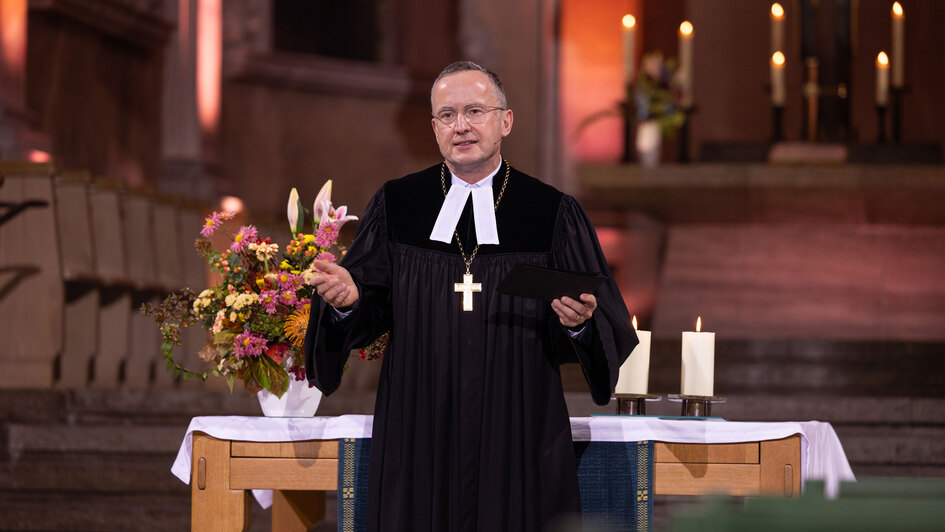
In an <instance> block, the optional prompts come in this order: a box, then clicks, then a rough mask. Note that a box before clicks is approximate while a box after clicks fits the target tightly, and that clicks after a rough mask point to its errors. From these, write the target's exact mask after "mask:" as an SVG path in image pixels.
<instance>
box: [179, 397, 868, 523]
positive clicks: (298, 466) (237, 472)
mask: <svg viewBox="0 0 945 532" xmlns="http://www.w3.org/2000/svg"><path fill="white" fill-rule="evenodd" d="M345 418H348V419H345ZM634 418H636V419H634ZM634 418H629V417H625V416H619V417H618V416H604V417H595V418H572V435H573V438H574V440H575V441H589V440H590V441H642V440H648V439H649V440H654V442H655V444H654V449H655V456H654V478H653V489H654V494H655V495H702V494H710V493H726V494H730V495H736V496H755V495H766V496H782V497H797V496H799V495H800V492H801V486H802V481H803V479H804V478H805V477H804V467H803V466H804V465H806V464H805V462H807V452H808V446H809V442H808V439H807V436H806V435H805V430H804V428H803V427H802V425H803V424H798V423H738V422H727V421H722V420H716V421H713V420H672V419H660V418H652V417H648V418H645V419H644V418H637V417H634ZM352 420H353V421H354V422H352ZM198 421H199V422H198ZM370 421H371V418H370V416H340V417H339V418H228V417H220V418H194V421H192V423H191V428H190V429H188V433H187V435H186V436H185V439H184V442H183V444H182V446H181V452H180V453H179V454H178V459H177V462H175V466H174V468H172V471H173V472H174V474H175V475H177V476H178V477H180V478H181V479H182V480H184V481H185V482H186V481H189V483H190V484H191V486H192V487H191V494H192V507H191V529H192V530H194V531H211V530H212V531H240V530H246V529H247V528H248V526H249V523H250V508H251V501H250V493H251V492H250V490H273V491H272V505H273V509H272V530H273V531H280V532H286V531H304V530H308V529H309V528H310V527H311V526H313V525H314V524H316V523H318V522H319V521H321V520H322V519H323V518H324V513H325V503H324V500H325V497H324V492H325V491H333V490H335V489H336V488H337V482H338V476H337V474H338V439H339V438H343V437H356V438H360V437H370ZM345 423H347V425H344V424H345ZM814 423H816V422H814ZM279 424H281V426H276V427H275V430H270V429H272V427H273V426H275V425H279ZM306 424H307V425H306ZM339 424H341V425H344V426H339ZM820 425H826V426H827V427H829V425H827V424H820ZM223 427H227V428H226V429H225V430H224V428H223ZM308 429H310V430H308ZM736 429H737V430H736ZM814 432H817V431H816V430H815V431H814ZM829 433H830V434H831V435H833V438H834V439H835V435H834V434H833V431H832V429H830V430H829ZM211 434H212V435H211ZM312 435H318V436H319V437H318V438H312V437H311V436H312ZM654 436H656V437H654ZM775 436H780V437H775ZM191 437H192V440H191ZM634 438H638V439H634ZM250 440H262V441H250ZM696 440H701V441H696ZM721 440H734V441H729V442H723V441H721ZM189 442H192V447H190V448H188V443H189ZM835 446H837V447H838V446H839V441H836V444H835ZM825 454H831V453H825ZM834 454H835V453H834ZM839 454H840V456H841V458H842V460H840V462H841V463H840V464H839V470H840V472H839V477H840V478H841V479H843V480H849V479H852V472H851V471H849V465H848V464H846V458H845V456H843V453H842V448H841V449H840V450H839ZM188 458H189V460H188ZM821 462H822V460H821ZM188 466H189V467H188ZM843 466H845V469H844V467H843ZM188 469H189V471H188ZM821 476H823V475H821ZM833 476H834V477H837V476H838V475H836V474H835V475H833ZM256 493H257V496H258V498H260V502H261V503H262V504H263V506H264V507H265V506H266V504H267V503H268V500H267V499H266V494H260V493H259V492H256Z"/></svg>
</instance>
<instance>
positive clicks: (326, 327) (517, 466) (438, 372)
mask: <svg viewBox="0 0 945 532" xmlns="http://www.w3.org/2000/svg"><path fill="white" fill-rule="evenodd" d="M431 104H432V108H433V119H432V124H433V133H434V135H435V137H436V141H437V144H438V145H439V148H440V153H441V154H442V155H443V158H444V159H445V162H444V163H443V164H438V165H436V166H433V167H431V168H428V169H427V170H424V171H421V172H418V173H416V174H412V175H409V176H406V177H404V178H401V179H397V180H394V181H389V182H387V183H386V184H385V185H384V186H383V187H382V188H381V190H380V191H378V192H377V194H376V195H375V196H374V198H373V199H372V200H371V202H370V204H369V205H368V207H367V209H366V211H365V214H364V218H363V220H362V222H361V224H360V226H359V228H358V233H357V236H356V237H355V241H354V243H353V244H352V246H351V248H350V249H349V250H348V253H347V255H346V256H345V258H344V259H343V260H342V261H341V263H340V265H334V264H328V263H320V265H319V269H320V275H319V276H318V277H317V278H316V281H315V283H316V286H317V290H318V294H319V295H320V296H321V298H322V300H323V301H322V302H321V304H320V306H319V308H317V309H313V313H312V318H311V321H310V323H309V327H308V333H307V335H306V340H305V355H306V360H305V367H306V371H307V373H308V378H309V380H310V381H311V382H312V383H314V384H315V385H316V386H317V387H318V388H319V389H321V390H322V391H323V392H324V393H325V394H326V395H327V394H330V393H331V392H333V391H334V390H335V389H336V388H337V387H338V385H339V383H340V381H341V377H342V373H343V370H344V365H345V361H346V360H347V357H348V353H349V351H350V350H351V349H353V348H358V347H363V346H365V345H367V344H370V343H371V342H372V341H373V340H374V339H375V338H377V337H378V336H380V335H381V334H383V333H384V332H385V331H390V337H389V340H388V344H387V351H386V354H385V356H384V360H383V366H382V368H381V375H380V382H379V383H378V392H377V400H376V403H375V412H374V428H373V430H374V432H373V437H372V440H371V464H370V473H369V479H370V480H369V490H368V492H369V493H368V529H369V530H372V531H375V530H382V531H384V532H387V531H405V532H408V531H409V532H420V531H447V530H453V531H460V530H462V531H466V530H481V531H490V532H491V531H501V530H508V531H527V530H543V529H547V525H549V524H550V523H551V522H552V521H553V519H554V518H555V517H556V516H560V515H562V514H568V513H570V514H577V513H579V512H580V499H579V493H578V484H577V474H576V469H575V462H574V454H573V453H574V450H573V446H572V441H571V431H570V423H569V419H568V411H567V406H566V404H565V401H564V395H563V392H562V386H561V378H560V373H559V369H558V366H559V364H560V363H562V362H579V363H580V364H581V365H582V366H583V370H584V375H585V376H586V378H587V381H588V384H589V386H590V389H591V393H592V396H593V398H594V401H595V402H596V403H597V404H601V405H603V404H606V403H607V402H608V401H609V400H610V395H611V391H612V390H613V386H614V384H615V382H616V380H617V373H618V368H619V367H620V364H621V363H622V362H623V361H624V359H625V358H626V357H627V355H628V354H629V353H630V351H631V350H632V349H633V346H634V345H635V344H636V336H635V334H634V333H633V331H632V329H631V328H630V327H629V321H630V320H629V316H628V315H627V310H626V307H625V306H624V304H623V300H622V298H621V296H620V293H619V292H618V290H617V287H616V285H615V284H614V282H613V279H612V278H610V275H609V271H608V268H607V264H606V262H605V259H604V256H603V254H602V253H601V251H600V246H599V245H598V242H597V238H596V236H595V233H594V230H593V227H592V226H591V224H590V222H589V221H588V220H587V217H586V215H585V214H584V212H583V211H582V210H581V208H580V207H579V206H578V204H577V203H576V202H575V201H574V199H573V198H571V197H569V196H566V195H564V194H562V193H561V192H559V191H557V190H555V189H554V188H552V187H550V186H548V185H545V184H543V183H541V182H539V181H538V180H536V179H534V178H532V177H529V176H527V175H525V174H523V173H521V172H518V171H517V170H515V169H513V168H511V167H510V166H509V164H508V162H507V161H504V160H503V159H502V156H501V155H500V148H501V142H502V139H503V138H505V137H506V136H507V135H508V134H509V133H510V132H511V130H512V111H511V110H510V109H509V108H508V104H507V101H506V97H505V92H504V90H503V88H502V83H501V81H500V80H499V78H498V76H496V75H495V74H494V73H492V72H489V71H487V70H486V69H484V68H482V67H480V66H479V65H476V64H475V63H470V62H460V63H454V64H452V65H449V66H448V67H446V69H444V70H443V72H442V73H441V74H440V76H439V77H438V78H437V80H436V82H435V83H434V85H433V89H432V91H431ZM520 263H524V264H531V265H537V266H544V267H552V268H556V269H562V270H571V271H585V272H605V273H607V275H608V278H609V279H608V281H607V282H605V283H604V284H603V285H602V286H601V287H600V288H599V289H598V290H597V291H596V293H595V294H581V296H580V300H574V299H571V298H567V297H562V298H560V299H556V300H554V301H553V302H552V303H551V304H550V305H548V304H547V303H546V302H542V301H538V300H534V299H526V298H521V297H513V296H509V295H504V294H499V293H498V292H497V291H496V287H497V286H498V285H499V283H500V281H501V280H502V279H503V278H504V277H505V275H506V274H507V273H508V272H509V271H510V270H511V269H512V267H513V266H515V265H517V264H520ZM477 288H478V291H476V289H477Z"/></svg>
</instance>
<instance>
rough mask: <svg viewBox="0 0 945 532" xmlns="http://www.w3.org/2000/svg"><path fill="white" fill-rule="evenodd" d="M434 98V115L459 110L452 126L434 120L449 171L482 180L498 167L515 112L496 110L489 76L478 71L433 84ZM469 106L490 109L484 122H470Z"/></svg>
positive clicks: (494, 94) (459, 74) (435, 133)
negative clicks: (468, 118)
mask: <svg viewBox="0 0 945 532" xmlns="http://www.w3.org/2000/svg"><path fill="white" fill-rule="evenodd" d="M432 100H433V113H434V114H436V113H438V112H440V111H443V110H453V111H454V112H455V113H456V121H455V122H453V123H452V125H444V124H443V123H442V122H440V120H438V119H436V118H434V119H433V133H434V135H436V142H437V144H438V145H439V147H440V153H441V154H442V155H443V158H444V159H446V163H447V165H448V166H449V168H450V171H451V172H453V173H454V175H456V176H457V177H459V178H461V179H462V178H467V177H468V178H470V179H474V180H479V179H482V178H483V177H485V176H487V175H488V174H489V173H490V172H492V171H493V170H495V168H496V167H497V166H498V165H499V161H500V160H501V156H500V155H499V148H500V145H501V143H502V139H503V138H504V137H505V136H506V135H508V134H509V132H511V131H512V111H509V110H497V109H494V108H495V107H498V106H499V99H498V97H497V95H496V91H495V88H494V87H493V85H492V81H491V80H490V79H489V76H488V75H486V74H485V73H483V72H478V71H466V72H457V73H455V74H450V75H449V76H446V77H445V78H443V79H441V80H440V82H439V83H437V85H436V86H435V87H433V96H432ZM470 106H480V107H482V108H484V109H487V110H488V111H487V112H486V118H485V121H484V122H482V123H480V124H470V123H469V121H468V120H467V118H466V114H465V110H467V109H469V108H470ZM483 172H484V173H483Z"/></svg>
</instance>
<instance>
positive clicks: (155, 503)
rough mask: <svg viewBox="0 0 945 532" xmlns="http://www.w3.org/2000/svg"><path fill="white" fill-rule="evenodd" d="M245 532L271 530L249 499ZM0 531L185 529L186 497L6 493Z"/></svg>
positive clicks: (267, 513) (263, 514)
mask: <svg viewBox="0 0 945 532" xmlns="http://www.w3.org/2000/svg"><path fill="white" fill-rule="evenodd" d="M252 518H253V519H252V525H251V526H250V527H249V531H250V532H264V531H268V530H270V523H271V520H272V517H271V512H270V511H269V510H263V509H262V508H260V507H259V505H258V504H256V503H253V508H252ZM0 530H2V531H8V530H9V531H12V530H18V531H51V530H56V531H93V530H94V531H105V530H109V531H111V530H122V531H139V530H147V531H149V532H165V531H166V532H181V531H183V530H190V495H189V492H188V493H187V494H186V495H160V494H157V495H155V494H150V493H147V494H131V495H128V494H107V495H102V494H96V493H87V494H75V493H65V494H63V493H57V492H46V493H42V494H34V493H23V492H17V493H5V494H3V503H2V504H0Z"/></svg>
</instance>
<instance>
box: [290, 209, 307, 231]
mask: <svg viewBox="0 0 945 532" xmlns="http://www.w3.org/2000/svg"><path fill="white" fill-rule="evenodd" d="M296 203H297V204H298V209H299V211H298V212H299V214H300V216H299V217H298V222H296V224H295V227H294V228H293V232H292V234H293V235H297V234H299V233H301V232H302V230H303V229H304V228H305V215H304V214H302V213H304V212H305V207H304V206H303V205H302V200H297V201H296Z"/></svg>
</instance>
